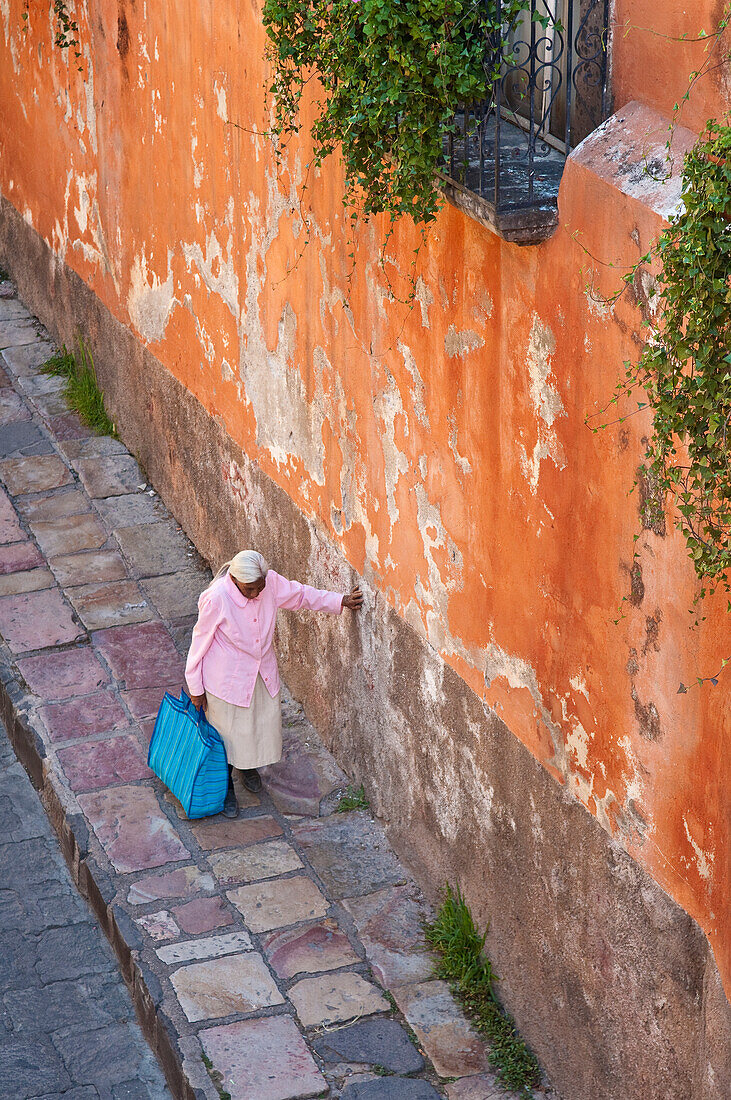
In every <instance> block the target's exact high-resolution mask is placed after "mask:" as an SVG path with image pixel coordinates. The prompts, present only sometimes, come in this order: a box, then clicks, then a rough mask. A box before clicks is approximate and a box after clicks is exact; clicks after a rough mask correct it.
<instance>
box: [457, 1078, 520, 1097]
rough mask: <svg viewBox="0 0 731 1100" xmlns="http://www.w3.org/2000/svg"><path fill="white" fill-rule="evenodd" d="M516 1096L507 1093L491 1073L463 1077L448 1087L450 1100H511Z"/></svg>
mask: <svg viewBox="0 0 731 1100" xmlns="http://www.w3.org/2000/svg"><path fill="white" fill-rule="evenodd" d="M514 1095H515V1094H514V1093H512V1092H511V1093H506V1091H505V1089H504V1088H503V1087H502V1085H501V1084H499V1082H498V1081H497V1079H496V1078H495V1077H494V1076H493V1074H491V1073H488V1074H482V1073H480V1074H477V1075H476V1076H475V1077H462V1078H460V1080H459V1081H452V1083H451V1084H449V1085H447V1097H448V1100H510V1098H511V1097H512V1096H514Z"/></svg>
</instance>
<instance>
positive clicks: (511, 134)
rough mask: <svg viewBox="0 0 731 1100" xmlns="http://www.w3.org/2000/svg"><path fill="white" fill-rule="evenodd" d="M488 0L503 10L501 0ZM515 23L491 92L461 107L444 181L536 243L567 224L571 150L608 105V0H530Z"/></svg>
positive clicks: (505, 231) (513, 233)
mask: <svg viewBox="0 0 731 1100" xmlns="http://www.w3.org/2000/svg"><path fill="white" fill-rule="evenodd" d="M481 2H484V0H481ZM486 2H487V3H489V4H490V5H491V7H493V6H494V5H497V9H498V15H499V14H500V12H501V11H502V9H503V3H502V0H486ZM507 31H508V33H507V35H505V36H504V39H503V41H502V42H501V45H500V47H499V48H500V50H501V52H502V58H501V61H500V66H499V68H500V72H501V76H500V78H499V79H498V80H497V81H496V82H495V84H494V85H493V87H492V89H491V94H490V97H489V99H487V100H485V101H484V102H482V103H478V104H474V105H472V106H470V107H467V108H465V107H461V108H460V109H459V110H458V111H457V115H456V126H455V128H454V130H453V131H452V132H451V133H449V134H448V135H447V136H446V138H445V169H444V176H445V179H444V191H445V194H446V196H447V198H448V199H449V200H450V202H452V203H454V205H456V206H459V207H460V208H462V209H464V210H466V211H467V212H468V213H469V214H471V215H472V216H473V217H476V218H478V220H480V221H482V222H484V223H485V224H487V225H489V226H490V228H492V229H493V230H495V231H496V232H497V233H498V234H499V235H500V236H501V237H503V238H504V239H505V240H509V241H515V242H517V243H518V244H534V243H537V242H539V241H543V240H546V239H547V238H548V237H550V236H551V234H552V233H553V231H554V229H555V228H556V225H557V224H558V188H559V183H560V181H561V175H562V174H563V169H564V165H565V163H566V158H567V157H568V155H569V152H570V151H571V149H572V148H574V147H575V146H576V145H578V143H579V142H580V141H581V140H582V139H583V138H584V137H586V136H587V134H590V133H591V132H592V130H595V129H596V127H597V126H599V125H600V123H601V122H603V121H604V119H605V118H607V116H608V114H609V94H608V88H607V73H608V65H607V59H608V37H609V0H528V2H527V3H526V7H525V11H524V12H522V13H521V15H520V17H519V18H518V19H517V20H516V21H515V23H514V24H513V25H512V26H511V27H509V28H507ZM487 49H488V56H487V64H488V67H489V71H494V67H495V66H494V65H493V59H494V54H492V55H491V54H490V53H489V51H490V44H489V43H488V44H487Z"/></svg>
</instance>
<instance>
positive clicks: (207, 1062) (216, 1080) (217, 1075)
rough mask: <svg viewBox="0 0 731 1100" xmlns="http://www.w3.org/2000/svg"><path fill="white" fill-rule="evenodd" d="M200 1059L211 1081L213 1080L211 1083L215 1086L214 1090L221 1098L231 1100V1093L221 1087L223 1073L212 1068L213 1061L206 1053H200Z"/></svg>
mask: <svg viewBox="0 0 731 1100" xmlns="http://www.w3.org/2000/svg"><path fill="white" fill-rule="evenodd" d="M201 1061H202V1062H203V1065H204V1066H205V1067H206V1069H207V1070H208V1076H209V1077H210V1079H211V1081H213V1084H214V1085H215V1086H216V1091H217V1092H218V1095H219V1096H220V1098H221V1100H231V1093H230V1092H226V1089H225V1088H224V1087H223V1074H222V1073H221V1071H220V1069H214V1066H213V1062H212V1061H211V1059H210V1058H209V1057H208V1056H207V1055H206V1054H201Z"/></svg>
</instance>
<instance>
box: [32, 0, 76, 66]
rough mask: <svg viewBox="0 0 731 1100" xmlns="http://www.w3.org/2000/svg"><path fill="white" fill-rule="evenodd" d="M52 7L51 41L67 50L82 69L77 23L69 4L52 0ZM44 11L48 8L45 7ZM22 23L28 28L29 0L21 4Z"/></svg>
mask: <svg viewBox="0 0 731 1100" xmlns="http://www.w3.org/2000/svg"><path fill="white" fill-rule="evenodd" d="M52 7H53V18H54V28H53V41H54V45H55V46H57V47H58V49H59V50H69V51H70V52H71V53H73V55H74V58H75V60H76V67H77V68H78V70H79V72H82V71H83V68H82V65H81V43H80V40H79V24H78V22H77V21H76V18H75V16H74V14H73V12H72V10H71V8H70V6H69V3H68V0H52ZM46 11H48V8H47V7H46ZM22 14H23V25H24V27H25V29H26V30H27V29H28V22H29V20H30V0H25V3H24V6H23V13H22Z"/></svg>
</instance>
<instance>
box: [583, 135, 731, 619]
mask: <svg viewBox="0 0 731 1100" xmlns="http://www.w3.org/2000/svg"><path fill="white" fill-rule="evenodd" d="M653 260H654V261H656V262H659V273H658V276H657V280H658V297H657V302H656V306H657V308H656V309H655V311H654V316H655V317H656V318H657V320H653V321H652V322H651V325H650V331H649V336H648V339H647V342H646V344H645V347H644V350H643V352H642V354H641V356H640V358H639V360H638V362H636V363H626V364H625V368H626V369H625V373H624V375H623V377H622V378H621V380H620V382H619V383H618V386H617V389H616V391H615V394H614V397H613V399H612V402H611V403H612V404H615V405H616V404H618V403H619V402H621V401H622V400H623V399H626V398H631V397H633V395H634V393H635V391H636V390H637V389H638V388H639V389H641V390H644V393H645V397H646V400H645V401H638V402H637V408H638V411H639V410H640V409H644V408H647V407H649V408H651V409H652V413H653V425H652V432H651V435H650V437H649V441H648V444H647V448H646V453H645V463H646V466H645V470H646V476H647V479H648V481H649V482H650V483H651V484H652V485H653V495H656V497H657V499H658V501H659V502H660V503H661V505H662V503H663V502H666V501H668V500H670V501H672V502H673V503H674V505H675V508H676V512H677V520H676V522H677V526H678V527H679V529H680V530H681V531H682V533H683V535H684V537H685V542H686V545H687V548H688V553H689V555H690V558H691V560H692V562H693V565H694V567H695V571H696V574H697V575H698V578H699V580H700V582H701V583H700V589H699V592H698V596H697V598H698V599H703V598H704V597H705V596H706V595H707V594H710V593H712V592H714V591H715V590H716V589H717V588H718V587H719V586H722V587H723V589H724V590H725V591H726V592H729V591H731V543H730V540H729V537H730V536H731V125H729V124H728V123H727V122H720V121H718V120H716V119H712V120H710V121H709V122H708V123H707V125H706V129H705V132H704V133H703V134H702V135H701V136H700V138H699V140H698V141H697V143H696V144H695V146H694V147H693V149H692V150H691V151H690V152H689V153H688V154H687V155H686V157H685V160H684V167H683V183H682V205H681V209H680V211H679V213H677V214H676V215H675V216H674V217H673V218H671V220H670V223H669V225H668V226H667V228H666V229H665V231H664V232H663V233H662V234H661V236H660V238H659V240H658V242H657V244H656V245H655V246H654V247H653V249H652V250H651V251H650V252H648V253H647V254H646V255H644V256H643V257H641V259H640V260H639V261H638V263H637V264H636V265H635V266H634V267H633V268H632V269H631V270H630V271H629V272H627V274H625V275H624V276H623V280H624V282H625V284H626V285H627V286H628V287H631V286H632V285H634V284H635V279H636V277H637V275H638V273H639V272H640V269H641V268H644V267H645V265H647V264H649V263H651V262H652V261H653ZM625 419H626V416H623V417H620V418H619V420H625ZM606 426H607V425H606V424H605V425H600V426H599V427H606ZM599 427H595V428H594V429H593V430H594V431H598V430H599ZM636 537H638V536H636ZM728 608H729V610H730V611H731V601H729V604H728Z"/></svg>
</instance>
